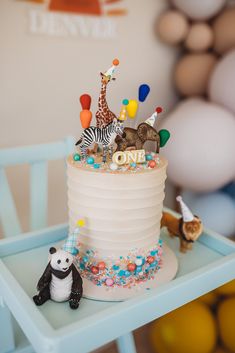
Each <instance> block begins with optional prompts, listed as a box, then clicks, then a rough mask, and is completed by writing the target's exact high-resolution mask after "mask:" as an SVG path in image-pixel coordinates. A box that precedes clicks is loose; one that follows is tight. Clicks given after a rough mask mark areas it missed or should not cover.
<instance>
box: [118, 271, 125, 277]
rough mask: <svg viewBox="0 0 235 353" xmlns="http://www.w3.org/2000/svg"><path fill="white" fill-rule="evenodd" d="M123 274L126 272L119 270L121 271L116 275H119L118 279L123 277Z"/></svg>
mask: <svg viewBox="0 0 235 353" xmlns="http://www.w3.org/2000/svg"><path fill="white" fill-rule="evenodd" d="M125 272H126V271H124V270H121V271H119V272H118V275H119V276H120V277H122V276H125Z"/></svg>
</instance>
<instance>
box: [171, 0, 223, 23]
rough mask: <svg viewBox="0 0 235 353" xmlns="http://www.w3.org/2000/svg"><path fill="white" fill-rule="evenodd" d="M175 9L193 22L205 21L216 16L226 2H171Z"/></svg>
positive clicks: (216, 0)
mask: <svg viewBox="0 0 235 353" xmlns="http://www.w3.org/2000/svg"><path fill="white" fill-rule="evenodd" d="M172 2H173V4H174V5H175V7H176V8H177V9H179V10H181V11H183V12H184V13H185V14H186V15H187V16H189V17H190V18H192V19H193V20H206V19H209V18H211V17H213V16H214V15H216V14H217V13H218V12H219V11H220V10H221V9H222V7H223V6H224V5H225V3H226V0H199V1H196V0H172Z"/></svg>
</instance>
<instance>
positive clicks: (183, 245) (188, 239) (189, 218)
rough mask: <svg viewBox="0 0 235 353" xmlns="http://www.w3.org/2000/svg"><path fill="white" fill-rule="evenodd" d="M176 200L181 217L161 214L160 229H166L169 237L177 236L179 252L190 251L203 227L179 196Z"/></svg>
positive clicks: (166, 213) (165, 213)
mask: <svg viewBox="0 0 235 353" xmlns="http://www.w3.org/2000/svg"><path fill="white" fill-rule="evenodd" d="M176 200H177V201H178V202H179V203H180V208H181V213H182V217H180V218H177V217H175V216H173V215H172V214H171V213H168V212H163V214H162V220H161V228H162V227H166V228H167V230H168V232H169V234H170V236H172V237H173V236H177V237H179V240H180V251H181V252H186V251H187V250H191V249H192V244H193V243H194V242H195V241H196V240H197V239H198V238H199V237H200V235H201V234H202V232H203V225H202V222H201V220H200V218H199V217H198V216H195V215H193V213H192V212H191V211H190V209H189V208H188V206H187V205H186V204H185V203H184V201H183V199H182V197H181V196H177V197H176Z"/></svg>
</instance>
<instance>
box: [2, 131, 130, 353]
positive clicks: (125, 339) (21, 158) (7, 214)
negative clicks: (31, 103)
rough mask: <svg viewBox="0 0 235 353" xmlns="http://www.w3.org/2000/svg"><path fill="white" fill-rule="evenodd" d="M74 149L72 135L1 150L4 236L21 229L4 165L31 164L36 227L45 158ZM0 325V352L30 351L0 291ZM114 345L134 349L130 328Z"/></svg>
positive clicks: (42, 218)
mask: <svg viewBox="0 0 235 353" xmlns="http://www.w3.org/2000/svg"><path fill="white" fill-rule="evenodd" d="M73 151H74V139H73V138H72V137H67V138H66V139H65V140H63V141H59V142H54V143H48V144H40V145H34V146H26V147H18V148H8V149H2V150H0V221H1V224H2V228H3V231H4V235H5V237H12V236H17V235H19V234H22V229H21V225H20V222H19V218H18V215H17V211H16V208H15V203H14V200H13V197H12V193H11V190H10V187H9V183H8V180H7V176H6V173H5V170H4V169H5V168H6V167H9V166H12V165H17V164H18V165H19V164H29V165H30V206H31V214H30V230H32V231H35V230H38V229H42V228H45V227H46V225H47V211H48V207H47V206H48V203H47V198H48V195H47V191H48V190H47V189H48V188H47V184H48V182H47V179H48V178H47V167H48V161H51V160H58V159H64V158H66V156H68V155H69V154H70V153H72V152H73ZM0 241H1V240H0ZM0 327H1V330H0V353H7V352H10V351H11V352H12V353H13V352H14V353H32V352H33V348H32V346H30V344H28V345H25V346H24V347H17V345H16V344H15V334H16V331H19V330H20V329H19V327H16V323H14V322H12V317H11V314H10V312H9V310H8V308H7V307H6V306H5V305H4V303H3V300H1V292H0ZM117 346H118V351H119V353H136V349H135V342H134V338H133V335H132V333H131V332H130V333H127V334H125V335H123V336H121V337H119V338H118V339H117Z"/></svg>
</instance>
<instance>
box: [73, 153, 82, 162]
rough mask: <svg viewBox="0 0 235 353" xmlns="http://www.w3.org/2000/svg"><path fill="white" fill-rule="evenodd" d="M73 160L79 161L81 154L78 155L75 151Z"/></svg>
mask: <svg viewBox="0 0 235 353" xmlns="http://www.w3.org/2000/svg"><path fill="white" fill-rule="evenodd" d="M73 160H74V161H75V162H78V161H80V160H81V156H80V154H78V153H75V154H74V155H73Z"/></svg>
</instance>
